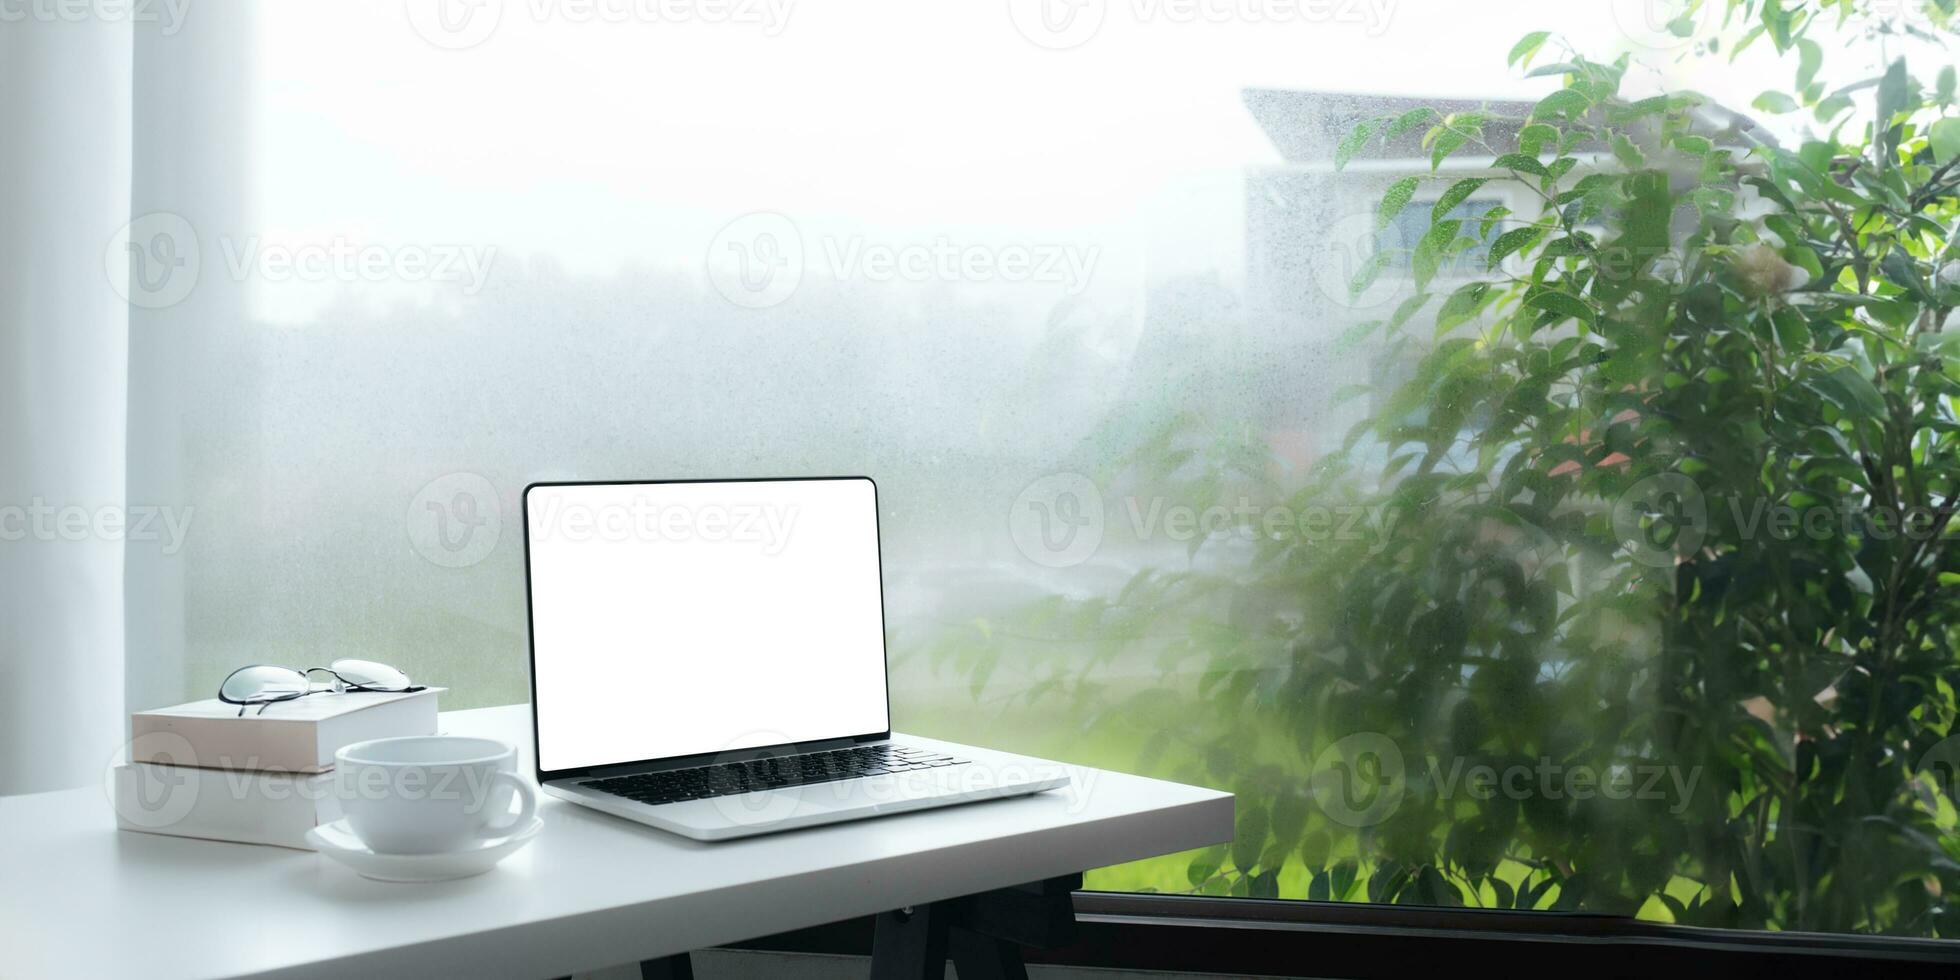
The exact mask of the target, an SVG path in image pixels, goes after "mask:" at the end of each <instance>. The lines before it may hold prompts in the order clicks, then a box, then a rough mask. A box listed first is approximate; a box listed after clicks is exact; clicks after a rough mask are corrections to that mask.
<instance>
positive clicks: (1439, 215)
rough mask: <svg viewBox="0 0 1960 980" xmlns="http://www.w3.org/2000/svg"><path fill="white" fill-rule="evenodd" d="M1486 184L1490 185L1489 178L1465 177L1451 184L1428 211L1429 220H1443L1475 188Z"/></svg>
mask: <svg viewBox="0 0 1960 980" xmlns="http://www.w3.org/2000/svg"><path fill="white" fill-rule="evenodd" d="M1487 183H1490V178H1488V177H1465V178H1463V179H1462V180H1459V181H1457V182H1456V183H1454V184H1451V185H1450V189H1449V190H1446V191H1444V192H1443V196H1442V197H1439V198H1437V199H1436V205H1435V206H1434V207H1432V208H1430V209H1429V220H1431V221H1441V220H1443V218H1444V217H1445V216H1447V215H1448V214H1449V213H1450V210H1451V209H1452V208H1455V207H1456V206H1457V205H1459V204H1462V203H1463V202H1464V200H1465V199H1467V198H1469V196H1470V195H1471V194H1474V193H1476V191H1477V188H1479V187H1482V186H1484V185H1485V184H1487Z"/></svg>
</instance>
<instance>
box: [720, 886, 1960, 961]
mask: <svg viewBox="0 0 1960 980" xmlns="http://www.w3.org/2000/svg"><path fill="white" fill-rule="evenodd" d="M1075 918H1076V923H1077V926H1078V936H1077V938H1076V941H1075V942H1073V943H1071V944H1070V945H1068V946H1064V947H1061V948H1058V949H1050V950H1034V949H1031V950H1027V951H1026V958H1027V961H1028V962H1029V963H1036V964H1047V965H1057V966H1076V967H1097V968H1107V969H1127V970H1169V971H1180V972H1195V973H1204V974H1236V975H1241V976H1265V977H1287V976H1301V975H1310V976H1323V977H1378V976H1379V977H1401V976H1409V975H1412V974H1415V973H1418V972H1419V971H1426V970H1452V969H1461V968H1462V966H1463V965H1464V964H1465V963H1469V962H1479V961H1480V962H1484V963H1489V964H1492V965H1493V966H1496V965H1498V964H1501V965H1502V967H1503V968H1504V969H1505V970H1506V971H1508V972H1515V973H1520V974H1525V975H1529V974H1530V973H1531V972H1535V971H1553V970H1561V971H1573V972H1574V973H1575V975H1582V976H1583V975H1588V974H1591V975H1599V974H1604V975H1608V976H1632V975H1637V974H1654V973H1661V972H1666V971H1687V972H1690V973H1691V974H1694V975H1715V974H1718V973H1719V974H1727V975H1733V976H1774V977H1777V978H1778V980H1793V978H1803V977H1813V976H1814V977H1841V976H1844V975H1846V973H1847V971H1853V970H1856V971H1870V972H1872V973H1874V974H1878V973H1879V971H1883V972H1882V974H1880V975H1883V976H1886V977H1888V978H1892V977H1920V976H1924V977H1943V978H1950V977H1952V976H1954V975H1955V973H1956V971H1960V940H1948V939H1917V938H1900V937H1891V936H1869V935H1859V934H1835V933H1796V932H1751V931H1744V930H1730V929H1709V928H1702V927H1697V926H1679V925H1673V924H1669V923H1662V922H1648V921H1643V920H1639V919H1634V918H1631V917H1621V916H1611V915H1600V914H1597V913H1587V912H1520V911H1499V910H1481V909H1455V908H1434V907H1426V906H1407V905H1370V904H1365V903H1358V902H1314V901H1304V900H1299V899H1252V898H1212V897H1206V896H1195V895H1152V894H1132V893H1124V892H1096V891H1079V892H1076V893H1075ZM871 939H872V920H871V919H869V918H860V919H849V920H844V921H841V922H836V923H832V924H830V925H827V926H818V927H815V928H812V929H801V930H797V931H794V932H788V933H782V934H779V935H775V936H768V937H764V938H762V939H755V940H750V941H747V942H741V943H733V944H730V945H729V946H728V947H726V948H730V949H737V950H751V951H768V952H779V953H783V952H787V953H811V954H829V955H846V956H868V955H870V953H871ZM1476 958H1481V959H1476ZM1604 964H1611V965H1610V967H1608V968H1605V969H1602V966H1603V965H1604Z"/></svg>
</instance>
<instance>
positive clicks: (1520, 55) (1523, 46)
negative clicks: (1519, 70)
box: [1504, 31, 1552, 67]
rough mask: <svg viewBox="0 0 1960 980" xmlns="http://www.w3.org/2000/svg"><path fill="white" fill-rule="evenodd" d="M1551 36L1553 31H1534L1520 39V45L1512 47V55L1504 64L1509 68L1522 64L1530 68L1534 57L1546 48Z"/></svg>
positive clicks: (1506, 58)
mask: <svg viewBox="0 0 1960 980" xmlns="http://www.w3.org/2000/svg"><path fill="white" fill-rule="evenodd" d="M1551 36H1552V32H1551V31H1532V32H1531V33H1529V34H1526V35H1525V36H1524V37H1522V38H1520V39H1518V43H1516V44H1514V45H1512V46H1511V53H1510V55H1508V56H1507V57H1505V59H1504V64H1505V65H1507V66H1509V65H1516V64H1519V63H1520V62H1522V63H1523V64H1524V65H1525V67H1530V66H1531V59H1532V56H1534V55H1536V54H1537V53H1538V49H1539V48H1542V47H1544V46H1545V39H1546V38H1549V37H1551Z"/></svg>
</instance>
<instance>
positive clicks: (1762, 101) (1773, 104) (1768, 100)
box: [1749, 91, 1801, 115]
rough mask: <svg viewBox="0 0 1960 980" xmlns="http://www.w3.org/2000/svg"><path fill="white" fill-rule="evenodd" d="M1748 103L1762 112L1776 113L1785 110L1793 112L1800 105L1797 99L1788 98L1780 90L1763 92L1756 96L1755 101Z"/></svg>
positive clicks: (1784, 111) (1781, 112) (1779, 113)
mask: <svg viewBox="0 0 1960 980" xmlns="http://www.w3.org/2000/svg"><path fill="white" fill-rule="evenodd" d="M1749 104H1750V105H1752V106H1755V107H1756V108H1758V109H1761V110H1762V111H1764V112H1769V113H1774V114H1777V115H1782V114H1783V113H1786V112H1795V111H1797V110H1798V109H1799V108H1801V106H1798V105H1797V100H1795V99H1793V98H1790V97H1789V96H1787V95H1785V94H1783V93H1782V92H1774V91H1771V92H1764V93H1763V94H1761V95H1758V96H1756V101H1754V102H1751V103H1749Z"/></svg>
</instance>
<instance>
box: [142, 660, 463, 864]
mask: <svg viewBox="0 0 1960 980" xmlns="http://www.w3.org/2000/svg"><path fill="white" fill-rule="evenodd" d="M442 690H443V689H442V688H434V687H432V688H428V689H425V690H421V691H414V692H409V693H402V694H392V693H380V692H367V691H350V692H346V693H338V694H336V693H320V694H313V695H309V696H307V697H303V698H296V699H294V700H291V701H280V702H277V703H275V704H272V705H271V706H269V707H267V708H266V710H265V711H264V713H260V712H259V709H258V707H257V706H253V707H250V708H248V709H247V710H246V712H245V714H244V715H243V716H242V717H241V716H240V715H239V714H238V705H235V704H225V703H224V702H222V701H218V700H216V699H211V700H205V701H192V702H191V703H189V704H180V705H177V706H175V707H170V708H159V709H157V710H154V711H140V712H137V713H135V714H133V715H131V716H130V724H129V727H130V753H129V761H128V762H127V763H124V764H122V765H119V766H116V767H115V770H114V772H113V774H112V776H111V780H110V781H111V797H112V799H113V801H114V804H115V808H116V826H118V827H120V828H122V829H123V830H134V831H141V832H144V833H151V834H171V835H174V836H178V837H203V838H207V839H210V840H225V841H239V842H242V843H248V844H276V845H278V846H281V847H297V848H304V849H307V850H311V849H312V845H311V844H309V843H307V841H306V832H307V831H308V830H311V829H313V828H314V827H315V826H318V825H320V824H325V823H331V822H332V821H334V820H338V819H339V818H340V803H339V801H338V799H337V798H336V797H335V795H334V783H333V760H334V753H335V752H337V751H339V750H340V748H341V747H342V746H346V745H351V744H353V743H355V742H364V741H366V740H368V739H371V738H391V737H394V736H397V735H433V734H435V733H436V695H437V694H439V693H441V692H442Z"/></svg>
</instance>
